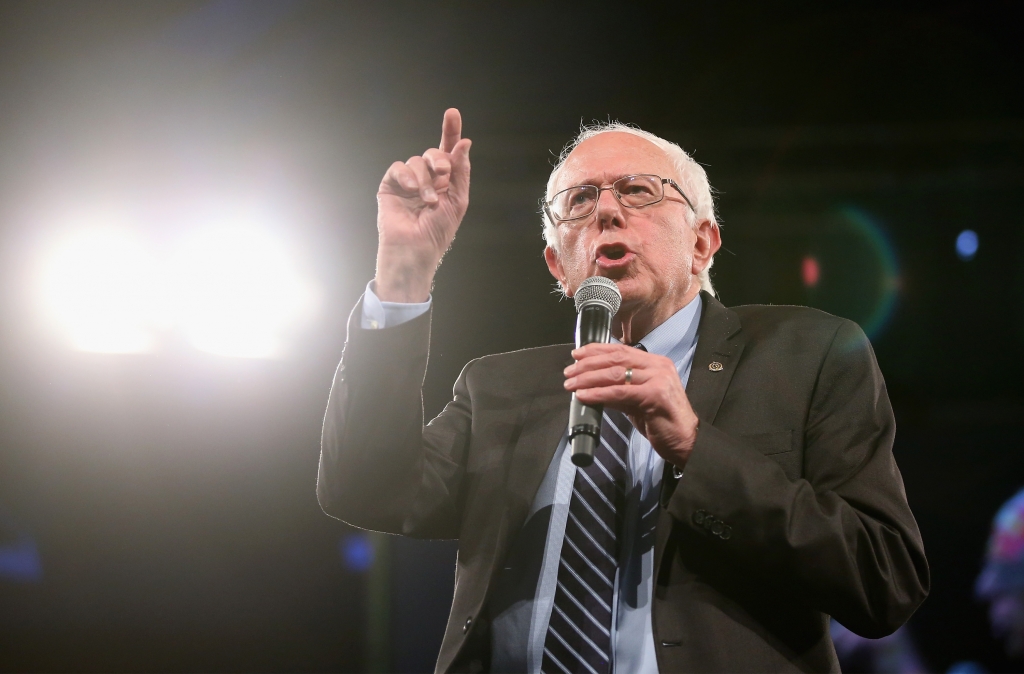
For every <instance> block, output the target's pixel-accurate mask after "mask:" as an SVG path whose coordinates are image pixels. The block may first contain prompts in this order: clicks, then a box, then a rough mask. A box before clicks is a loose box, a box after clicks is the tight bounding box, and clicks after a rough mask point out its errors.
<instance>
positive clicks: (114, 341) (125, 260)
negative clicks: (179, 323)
mask: <svg viewBox="0 0 1024 674" xmlns="http://www.w3.org/2000/svg"><path fill="white" fill-rule="evenodd" d="M153 271H154V266H153V264H152V261H151V260H150V259H149V256H148V255H147V253H146V251H145V249H144V248H143V246H142V245H141V244H140V243H139V242H138V241H137V240H135V239H134V238H133V237H131V236H130V235H129V234H128V233H127V232H124V231H120V230H115V229H90V230H84V231H79V232H77V233H75V234H73V235H71V236H69V237H67V238H66V239H65V240H64V241H62V242H60V243H59V244H58V245H57V246H56V247H55V248H54V250H53V251H52V253H51V255H50V257H49V259H48V260H47V261H46V263H45V265H44V271H43V279H42V295H43V297H42V299H43V303H44V307H45V311H46V313H47V314H48V316H49V318H50V320H51V321H53V322H54V323H56V324H57V325H58V326H59V327H60V329H62V330H63V332H64V333H65V334H66V335H67V337H68V338H69V339H70V341H71V343H72V345H73V346H74V347H75V348H77V349H80V350H82V351H95V352H104V353H139V352H143V351H148V350H150V349H151V348H152V346H153V334H152V332H151V330H150V328H149V323H150V322H151V318H152V316H151V312H152V310H153V309H154V307H152V306H151V303H150V298H151V295H152V290H153V284H154V278H153Z"/></svg>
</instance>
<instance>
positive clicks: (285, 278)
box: [169, 227, 312, 358]
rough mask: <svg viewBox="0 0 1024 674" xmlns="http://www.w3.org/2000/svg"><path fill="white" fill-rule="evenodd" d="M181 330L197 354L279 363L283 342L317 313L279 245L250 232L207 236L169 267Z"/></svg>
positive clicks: (230, 230)
mask: <svg viewBox="0 0 1024 674" xmlns="http://www.w3.org/2000/svg"><path fill="white" fill-rule="evenodd" d="M170 284H171V290H170V293H169V294H170V295H171V297H172V298H173V300H172V301H173V303H174V315H175V316H176V323H177V325H178V327H180V328H181V329H182V330H183V331H184V333H185V335H186V336H187V338H188V340H189V341H190V342H191V343H192V344H193V345H194V346H195V347H196V348H198V349H200V350H202V351H207V352H210V353H216V354H220V355H224V356H238V357H245V358H270V357H274V356H277V355H280V353H281V351H282V349H283V344H282V342H281V340H282V337H283V336H284V334H285V333H286V332H287V331H288V330H289V328H291V327H293V325H294V324H295V323H296V322H298V321H299V320H300V319H302V318H304V317H305V316H306V315H308V313H309V312H310V310H311V308H312V293H311V290H310V288H309V287H308V286H307V285H306V284H305V283H304V282H303V281H302V280H301V279H300V277H299V275H298V273H297V271H296V269H295V268H294V266H293V265H292V263H291V260H290V259H289V257H288V255H287V254H286V251H285V250H284V248H283V246H282V245H281V244H280V242H278V241H275V240H274V239H273V238H272V237H270V236H268V235H267V234H265V233H263V232H261V231H259V230H254V229H251V228H244V227H223V228H217V229H211V230H204V231H201V232H199V233H197V234H196V235H194V236H192V237H191V238H189V239H188V240H186V241H185V242H184V244H183V245H182V247H181V249H180V250H179V251H178V254H177V256H175V258H174V259H173V260H172V262H171V267H170Z"/></svg>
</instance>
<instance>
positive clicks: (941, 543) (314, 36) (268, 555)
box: [0, 0, 1024, 671]
mask: <svg viewBox="0 0 1024 674" xmlns="http://www.w3.org/2000/svg"><path fill="white" fill-rule="evenodd" d="M1022 19H1024V5H1022V4H1021V3H1009V2H1006V3H991V4H985V3H929V4H892V3H886V4H882V3H879V4H871V3H867V4H865V3H846V4H838V5H834V6H830V7H828V8H823V7H821V6H819V5H817V4H813V5H812V4H806V5H795V4H785V5H780V4H779V3H761V4H755V3H750V4H746V3H735V4H723V3H701V4H698V3H653V2H652V3H642V4H640V3H638V4H632V3H609V4H601V3H594V2H590V3H559V4H554V3H540V2H536V3H495V2H490V3H470V2H465V3H458V2H445V3H433V2H421V1H417V2H388V3H383V2H381V3H341V2H289V1H286V0H273V1H262V2H258V1H254V2H241V1H230V0H217V1H214V2H149V3H137V2H96V1H92V2H85V1H83V2H74V3H71V2H66V3H54V2H40V1H33V2H3V3H0V279H2V284H3V285H2V289H0V290H2V293H0V312H2V314H0V524H2V525H3V527H4V529H3V536H4V537H5V538H3V539H0V545H6V546H7V548H4V549H14V547H16V546H18V545H22V544H23V543H24V542H25V541H31V542H32V545H34V546H35V547H36V549H37V551H38V559H39V564H40V566H39V569H40V570H41V571H40V572H39V573H35V574H34V575H33V574H29V576H31V577H15V576H14V575H12V576H10V577H7V578H4V577H0V667H2V668H4V669H12V670H51V671H52V670H79V671H85V670H103V671H124V670H132V671H180V670H197V671H198V670H201V671H211V670H218V671H232V670H249V671H257V670H258V671H264V670H287V671H311V670H343V671H358V670H363V669H366V668H368V667H370V666H381V664H382V661H381V660H380V659H379V657H380V656H379V654H378V656H374V657H377V658H378V659H377V660H376V661H371V660H372V657H371V656H372V654H371V653H370V650H372V647H368V646H367V642H368V640H372V639H371V637H372V635H370V634H369V632H370V631H371V627H370V626H371V625H373V624H376V623H374V622H373V620H374V619H372V618H368V617H367V616H368V615H371V614H372V608H373V605H374V601H376V602H377V606H378V608H380V602H381V601H383V602H384V603H385V605H386V606H385V608H387V609H388V610H386V611H385V614H384V615H385V617H386V620H385V626H388V625H389V626H390V628H389V629H387V630H386V632H385V636H386V637H387V639H388V640H389V643H390V647H388V648H386V649H385V657H386V658H388V659H389V660H385V661H383V664H385V665H386V666H387V667H389V668H393V669H396V670H406V671H418V670H424V669H430V668H432V665H433V660H434V657H435V655H436V649H437V646H438V644H439V641H440V635H441V633H442V631H443V625H444V621H445V619H446V617H447V609H448V602H449V601H450V593H451V587H452V582H453V567H454V564H453V560H454V547H453V544H450V543H419V542H412V541H401V540H394V541H391V542H390V543H386V545H388V546H389V547H388V549H389V554H388V555H387V557H388V558H389V559H390V562H389V564H388V565H386V566H383V567H382V566H378V567H376V568H378V570H379V569H381V568H383V569H384V571H385V572H386V573H385V576H386V578H389V579H390V583H386V587H385V588H384V589H385V591H383V593H382V590H381V586H380V585H379V584H378V585H377V586H376V587H377V589H376V590H373V591H370V589H369V588H370V585H371V583H369V581H368V578H369V576H370V572H367V571H361V570H359V569H358V565H357V567H356V568H353V567H352V566H351V565H346V562H345V557H344V555H343V554H340V552H339V550H344V549H347V548H346V546H348V545H351V544H353V541H355V542H358V541H360V540H362V539H359V538H352V537H353V536H358V535H359V534H357V533H356V532H355V531H354V530H352V529H350V528H349V527H347V526H346V525H344V524H342V523H340V522H337V521H334V520H332V519H330V518H328V517H327V516H326V515H324V514H322V513H321V512H320V510H319V508H318V506H317V503H316V498H315V494H314V484H315V476H316V463H317V455H318V445H319V431H320V423H321V419H322V414H323V409H324V406H325V404H326V396H327V392H328V387H329V385H330V381H331V377H332V374H333V369H334V367H335V365H336V362H337V360H338V358H339V356H340V353H341V348H342V345H343V343H344V338H345V335H344V321H345V318H346V316H347V314H348V312H349V310H350V308H351V307H352V305H353V304H354V302H355V300H356V298H357V297H358V295H359V293H360V292H361V291H362V288H363V286H364V285H365V283H366V282H367V281H368V280H369V279H370V278H371V277H372V275H373V258H374V252H375V237H376V231H375V228H374V216H375V202H374V193H375V190H376V185H377V183H378V182H379V180H380V176H381V175H382V174H383V172H384V171H385V169H386V167H387V166H388V164H390V163H391V162H392V161H393V160H395V159H405V158H407V157H408V156H410V155H412V154H419V153H421V152H422V151H423V150H424V149H425V148H427V147H429V146H431V145H433V144H436V142H437V140H438V138H439V133H440V122H441V116H442V113H443V111H444V109H445V108H446V107H449V106H456V107H459V108H460V109H461V111H462V113H463V117H464V120H465V135H467V136H468V137H471V138H472V139H473V141H474V145H473V189H472V196H471V206H470V210H469V213H468V215H467V216H466V219H465V221H464V223H463V227H462V230H461V231H460V233H459V236H458V238H457V239H456V242H455V245H454V247H453V249H452V251H451V252H450V253H449V255H448V256H447V257H446V259H445V261H444V264H443V266H442V268H441V270H440V272H439V274H438V276H437V283H436V288H435V293H434V301H435V318H434V326H435V329H434V336H433V350H432V354H431V368H430V371H429V374H428V379H427V386H426V389H425V401H426V407H427V411H428V413H436V412H437V411H439V409H440V408H441V406H442V405H443V404H444V402H445V401H446V400H447V397H448V396H449V395H450V390H451V384H452V383H453V381H454V379H455V377H456V376H457V374H458V372H459V370H460V369H461V367H462V365H463V364H464V363H465V362H466V361H467V360H469V359H471V358H473V357H476V356H480V355H483V354H486V353H493V352H497V351H504V350H511V349H518V348H523V347H529V346H535V345H540V344H548V343H552V342H556V341H567V340H568V339H569V337H570V336H571V330H572V321H573V312H572V309H571V306H570V305H569V304H568V303H567V302H560V301H559V299H558V297H557V295H555V294H554V293H553V292H552V289H553V285H552V280H551V279H550V277H548V275H547V271H546V269H545V267H544V265H543V262H542V256H541V251H542V245H543V244H542V240H541V238H540V220H539V217H538V216H537V206H536V204H537V199H538V198H539V197H540V196H541V194H542V190H543V185H544V181H545V179H546V177H547V174H548V172H549V171H550V168H551V163H552V158H553V156H554V155H556V154H557V152H558V151H559V149H560V148H561V147H562V145H563V144H564V143H566V142H567V141H568V140H569V139H570V138H571V137H572V135H573V134H574V132H575V131H576V130H577V129H578V127H579V125H580V123H581V121H590V120H593V119H602V120H604V119H608V118H612V119H618V120H621V121H624V122H631V123H635V124H638V125H640V126H642V127H643V128H645V129H647V130H649V131H652V132H654V133H657V134H659V135H661V136H663V137H666V138H668V139H670V140H673V141H676V142H679V143H680V144H681V145H682V146H683V147H684V148H685V149H687V150H689V151H692V152H694V154H695V157H696V159H697V160H698V161H700V162H702V163H703V164H704V165H705V166H706V167H707V170H708V173H709V175H710V178H711V182H712V185H713V186H715V187H716V188H717V190H718V191H719V195H718V196H719V202H718V203H719V211H720V214H721V222H722V225H723V229H722V232H723V237H724V243H725V247H726V249H727V250H726V251H723V252H722V253H720V254H719V256H718V259H717V261H716V264H715V267H714V271H713V280H714V282H715V285H716V287H717V289H718V291H719V294H720V296H721V297H722V299H723V301H724V302H725V303H726V304H728V305H735V304H744V303H755V302H756V303H798V304H809V305H811V306H816V307H820V308H823V309H825V310H827V311H830V312H833V313H836V314H839V315H842V316H846V317H849V318H852V319H854V320H857V321H859V322H861V324H862V325H863V326H864V327H865V329H866V330H867V331H868V332H869V334H870V336H871V337H872V341H873V343H874V346H875V349H876V352H877V355H878V358H879V361H880V364H881V368H882V371H883V373H884V374H885V376H886V380H887V383H888V386H889V392H890V395H891V397H892V400H893V404H894V407H895V409H896V417H897V423H898V427H899V431H898V435H897V440H896V448H895V452H896V456H897V460H898V461H899V463H900V467H901V469H902V471H903V475H904V479H905V482H906V488H907V494H908V498H909V500H910V503H911V506H912V507H913V509H914V512H915V514H916V515H917V517H918V520H919V523H920V526H921V529H922V532H923V535H924V540H925V544H926V546H927V550H928V554H929V560H930V562H931V564H932V570H933V590H932V596H931V597H930V598H929V599H928V601H927V602H926V603H925V604H924V606H923V607H922V608H921V610H920V611H919V612H918V614H917V615H916V616H915V617H914V618H913V620H912V622H911V625H910V630H911V632H912V635H913V637H914V639H915V641H916V643H917V645H918V648H919V649H920V651H921V653H922V655H923V656H924V658H925V660H926V661H927V664H928V666H929V667H930V668H932V669H933V670H935V671H945V669H946V668H948V667H949V666H950V664H951V663H953V662H954V661H958V660H965V659H971V660H977V661H979V662H981V663H983V665H984V666H985V667H986V668H988V669H989V670H990V671H1019V670H1020V668H1021V666H1022V665H1024V663H1021V662H1010V661H1007V660H1006V659H1005V657H1004V656H1003V655H1001V648H1000V645H999V644H998V642H996V641H994V640H993V639H992V638H991V637H990V636H989V630H988V625H987V621H986V617H985V607H984V606H983V605H980V604H978V603H976V602H975V600H974V599H973V598H972V583H973V579H974V577H975V575H976V574H977V571H978V569H979V568H980V563H981V558H982V554H983V551H984V543H985V538H986V536H987V533H988V527H989V522H990V520H991V517H992V515H993V514H994V512H995V510H996V509H997V507H998V506H999V504H1000V503H1001V502H1002V501H1004V500H1005V499H1006V498H1008V497H1009V496H1010V495H1011V494H1012V493H1013V492H1014V491H1015V490H1016V489H1017V488H1018V487H1020V486H1022V485H1024V453H1022V452H1021V451H1020V450H1021V444H1022V442H1021V438H1022V431H1024V387H1022V385H1021V376H1022V374H1024V357H1022V351H1024V349H1022V347H1024V240H1022V230H1024V228H1022V224H1024V216H1022V206H1021V199H1020V197H1021V194H1022V190H1021V188H1022V187H1024V166H1022V158H1024V86H1022V83H1024V79H1022V74H1024V73H1022V70H1024V68H1022V57H1024V53H1022V46H1021V45H1022V44H1024V39H1022V37H1024V36H1022V30H1021V26H1022ZM197 190H207V191H209V192H210V193H211V194H217V193H218V192H231V193H232V194H236V195H237V194H242V195H251V198H252V199H254V200H259V199H272V200H275V202H276V203H279V204H284V205H285V206H284V208H283V212H284V213H285V214H286V216H287V217H286V218H285V219H284V220H283V221H282V222H281V223H280V226H281V228H282V229H283V230H285V231H287V232H288V235H289V236H290V237H291V239H292V240H293V241H296V242H299V248H300V249H301V250H302V251H303V255H304V258H303V265H304V268H305V270H306V272H307V273H308V275H309V276H310V277H311V278H313V279H315V280H316V282H317V284H318V285H319V287H320V289H321V291H322V302H321V310H320V313H319V314H318V316H317V318H316V320H315V321H314V322H313V323H311V324H310V325H308V326H307V328H306V330H305V331H304V332H302V333H301V334H299V335H297V336H296V338H295V343H294V345H293V352H292V354H291V355H290V356H289V357H288V358H285V359H282V360H276V361H252V360H241V359H225V358H218V357H215V356H206V355H201V354H199V353H198V352H195V351H192V350H189V349H188V348H186V347H184V346H182V345H178V344H175V343H171V344H170V345H169V346H167V348H164V349H163V350H162V351H160V352H158V353H156V354H152V355H146V356H114V355H95V354H85V353H77V352H72V351H69V350H67V349H65V348H64V347H63V345H62V344H60V343H59V341H58V340H56V339H54V338H53V336H52V335H51V334H49V333H48V332H46V331H45V330H44V329H42V328H41V327H40V325H39V322H38V321H37V320H35V317H34V316H35V314H34V310H33V306H32V300H31V295H32V293H31V281H30V278H31V269H32V265H33V264H34V260H35V257H36V255H37V249H38V245H39V242H40V241H41V240H42V239H43V238H45V235H46V233H47V232H48V231H50V230H52V229H54V228H55V227H56V226H57V224H58V223H55V222H54V221H52V220H51V219H49V218H50V216H49V215H48V214H50V213H52V212H53V208H54V207H55V205H60V206H62V207H71V208H72V209H73V208H74V207H75V206H76V205H77V204H79V203H81V204H82V205H83V206H82V207H83V208H85V207H87V205H88V204H89V203H92V202H93V201H95V200H107V201H110V200H113V201H118V200H120V201H123V202H126V203H131V204H133V205H134V207H135V208H136V210H137V211H138V212H139V213H141V214H142V216H141V217H140V220H139V227H140V228H141V229H144V230H145V231H146V233H147V235H151V236H154V237H159V236H161V235H162V234H165V233H166V232H167V231H171V230H173V228H174V227H175V223H173V222H166V221H165V220H164V219H161V218H160V213H161V212H162V209H164V208H165V207H166V206H167V204H170V203H173V202H174V200H175V199H176V195H177V194H179V193H181V192H183V191H188V192H189V193H190V194H194V193H195V192H196V191H197ZM968 228H969V229H972V230H974V231H976V232H977V233H978V236H979V239H980V247H979V249H978V252H977V255H976V256H975V257H974V258H973V259H970V260H962V259H960V258H959V257H958V256H957V254H956V250H955V247H954V242H955V240H956V237H957V235H958V233H959V232H960V231H961V230H964V229H968ZM808 256H810V257H813V258H814V259H815V260H816V261H817V263H818V264H819V268H820V270H821V277H820V281H819V282H818V284H817V285H816V286H815V287H813V288H808V287H806V286H805V284H803V283H802V281H801V265H802V261H803V260H804V258H805V257H808ZM19 541H20V542H19ZM372 544H373V545H377V546H378V548H379V546H380V545H381V543H380V541H379V540H378V539H373V541H372ZM23 547H24V546H23ZM0 553H2V550H0ZM380 563H381V560H380V559H379V558H378V565H379V564H380ZM15 575H16V574H15ZM375 593H376V594H375ZM388 596H390V600H389V599H387V597H388ZM382 597H383V599H381V598H382ZM375 598H376V599H375ZM373 615H377V616H378V621H379V616H380V615H381V614H380V613H379V612H378V613H377V614H373ZM388 616H389V617H388ZM388 634H389V635H390V636H387V635H388ZM379 636H380V632H379V631H378V633H377V637H378V638H379Z"/></svg>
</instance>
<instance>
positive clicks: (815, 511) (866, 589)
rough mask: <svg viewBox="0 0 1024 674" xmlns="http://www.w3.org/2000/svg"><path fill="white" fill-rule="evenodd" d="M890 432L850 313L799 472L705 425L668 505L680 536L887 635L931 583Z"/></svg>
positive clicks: (817, 392) (824, 372)
mask: <svg viewBox="0 0 1024 674" xmlns="http://www.w3.org/2000/svg"><path fill="white" fill-rule="evenodd" d="M894 435H895V420H894V418H893V413H892V408H891V406H890V404H889V398H888V395H887V394H886V390H885V384H884V382H883V380H882V375H881V372H880V371H879V369H878V365H877V363H876V361H875V358H874V353H873V352H872V350H871V346H870V343H869V342H868V340H867V337H866V336H865V335H864V333H863V331H861V330H860V328H859V327H858V326H856V324H853V323H851V322H849V321H843V322H842V324H841V325H840V326H839V328H838V330H837V331H836V333H835V335H834V336H833V339H832V343H831V345H830V346H829V348H828V351H827V354H826V355H825V357H824V360H823V363H822V366H821V369H820V372H819V374H818V378H817V382H816V384H815V388H814V393H813V396H812V399H811V404H810V408H809V412H808V419H807V425H806V429H805V434H804V455H803V456H804V458H803V478H801V479H797V480H791V479H790V478H788V477H787V476H786V474H785V473H784V471H783V469H782V468H781V467H780V466H779V464H777V463H776V462H774V461H773V460H771V459H769V458H767V457H766V456H765V455H764V454H762V453H761V452H759V451H758V450H757V449H755V448H753V447H751V446H749V445H747V444H746V443H745V442H744V441H743V440H742V439H741V438H740V437H737V436H733V435H730V434H729V433H726V432H724V431H722V430H721V429H719V428H716V427H715V426H713V425H710V424H707V425H706V424H703V423H702V424H701V426H700V429H699V431H698V438H697V442H696V444H695V446H694V449H693V453H692V454H691V456H690V460H689V461H688V463H687V465H686V470H685V472H684V474H683V477H682V478H681V479H680V480H679V482H678V484H677V485H676V488H675V490H674V492H673V493H672V495H671V497H670V498H669V500H668V509H669V512H670V513H671V514H672V515H673V517H674V518H675V520H676V524H677V527H681V528H682V530H683V532H684V536H685V538H687V539H688V540H689V541H690V542H691V543H693V544H694V545H695V546H696V547H702V548H704V549H705V551H708V550H710V551H711V553H712V556H713V557H716V558H718V559H720V560H724V562H725V563H726V564H727V565H729V566H730V567H732V568H735V569H739V570H742V571H743V572H744V573H746V574H747V575H748V576H750V577H751V579H752V580H751V582H754V583H758V584H762V586H763V585H764V584H769V585H770V586H771V587H773V588H775V589H777V590H778V591H781V592H784V593H785V594H786V596H788V597H790V598H791V599H792V600H793V601H795V602H799V603H801V604H803V605H806V606H809V607H812V608H814V609H816V610H818V611H820V612H822V613H826V614H829V615H831V616H833V617H835V618H836V619H837V620H838V621H839V622H840V623H842V624H843V625H845V626H846V627H847V628H849V629H850V630H852V631H854V632H856V633H857V634H860V635H862V636H865V637H872V638H877V637H882V636H885V635H887V634H889V633H891V632H893V631H895V630H896V629H897V628H898V627H899V626H900V625H902V624H903V623H904V622H905V621H906V620H907V619H909V618H910V616H911V615H912V614H913V612H914V611H915V610H916V609H917V607H918V606H919V605H920V604H921V602H922V601H924V598H925V597H926V596H927V594H928V589H929V584H930V580H929V571H928V564H927V562H926V560H925V555H924V546H923V543H922V541H921V534H920V531H919V530H918V527H917V523H916V521H915V520H914V516H913V514H912V513H911V511H910V507H909V505H908V504H907V498H906V493H905V491H904V488H903V480H902V477H901V476H900V472H899V469H898V468H897V467H896V462H895V459H894V458H893V455H892V444H893V438H894Z"/></svg>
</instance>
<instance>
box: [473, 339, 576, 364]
mask: <svg viewBox="0 0 1024 674" xmlns="http://www.w3.org/2000/svg"><path fill="white" fill-rule="evenodd" d="M573 347H574V345H573V344H552V345H550V346H535V347H532V348H529V349H519V350H517V351H506V352H504V353H493V354H490V355H487V356H481V357H480V358H476V359H474V360H473V361H472V363H473V364H474V365H480V366H484V367H512V368H519V367H538V366H539V367H543V365H544V364H547V363H550V362H560V361H563V360H565V359H567V358H571V356H570V355H569V354H570V353H571V352H572V350H573Z"/></svg>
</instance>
